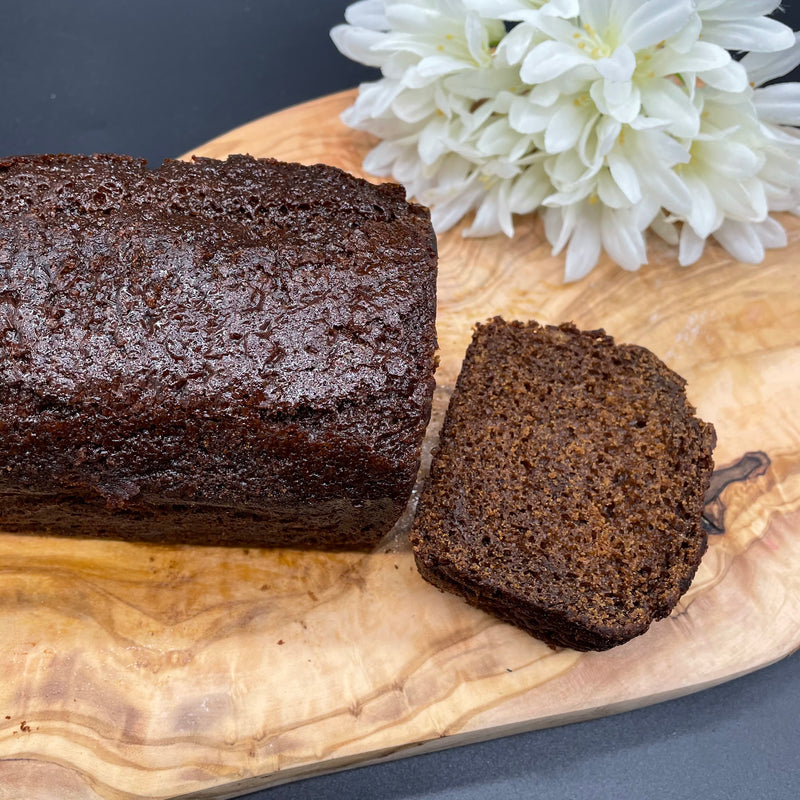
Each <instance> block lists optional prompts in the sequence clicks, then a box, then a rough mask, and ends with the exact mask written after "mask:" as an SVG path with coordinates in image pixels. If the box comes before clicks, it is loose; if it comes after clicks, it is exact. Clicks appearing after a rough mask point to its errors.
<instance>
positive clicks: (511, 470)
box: [411, 319, 715, 650]
mask: <svg viewBox="0 0 800 800" xmlns="http://www.w3.org/2000/svg"><path fill="white" fill-rule="evenodd" d="M714 444H715V433H714V429H713V427H712V426H711V425H710V424H707V423H704V422H702V421H701V420H699V419H698V418H697V416H696V415H695V410H694V408H693V407H692V406H691V405H690V404H689V402H688V401H687V399H686V394H685V388H684V381H683V379H682V378H680V377H679V376H678V375H676V374H675V373H674V372H673V371H671V370H670V369H668V368H667V367H666V366H665V365H664V364H663V363H662V362H661V361H660V360H659V359H658V358H657V357H656V356H654V355H653V354H652V353H651V352H650V351H648V350H646V349H644V348H643V347H637V346H631V345H617V344H615V343H614V341H613V339H612V338H611V337H609V336H607V335H605V334H604V332H603V331H588V332H581V331H579V330H578V329H577V328H575V327H574V326H573V325H569V324H565V325H561V326H559V327H550V326H541V325H538V324H537V323H535V322H530V323H527V324H524V323H519V322H510V323H506V322H504V321H503V320H501V319H495V320H493V321H491V322H489V323H488V324H484V325H478V326H477V328H476V330H475V333H474V337H473V341H472V343H471V345H470V347H469V349H468V351H467V354H466V358H465V361H464V364H463V368H462V371H461V374H460V376H459V378H458V381H457V384H456V388H455V391H454V394H453V396H452V398H451V402H450V406H449V409H448V412H447V416H446V419H445V422H444V425H443V428H442V432H441V439H440V442H439V445H438V449H437V451H436V452H435V454H434V457H433V463H432V466H431V472H430V477H429V479H428V484H427V486H426V487H425V490H424V491H423V493H422V496H421V499H420V505H419V509H418V512H417V516H416V520H415V522H414V526H413V528H412V531H411V542H412V546H413V549H414V554H415V558H416V562H417V565H418V567H419V570H420V572H421V573H422V575H423V576H424V577H425V578H426V579H427V580H429V581H430V582H431V583H433V584H435V585H436V586H438V587H440V588H442V589H444V590H447V591H451V592H454V593H456V594H459V595H461V596H462V597H464V598H465V599H466V600H467V601H468V602H469V603H472V604H473V605H475V606H477V607H479V608H482V609H484V610H486V611H488V612H490V613H493V614H495V615H496V616H498V617H500V618H501V619H503V620H505V621H508V622H511V623H514V624H516V625H518V626H519V627H521V628H523V629H524V630H526V631H528V632H529V633H531V634H532V635H534V636H536V637H538V638H540V639H542V640H544V641H545V642H547V643H549V644H551V645H554V646H562V647H571V648H575V649H577V650H605V649H607V648H610V647H613V646H615V645H619V644H622V643H624V642H626V641H628V640H629V639H631V638H633V637H634V636H638V635H639V634H641V633H644V632H645V631H646V630H647V628H648V626H649V625H650V624H651V623H652V622H653V621H654V620H658V619H660V618H662V617H665V616H667V615H668V614H669V613H670V611H671V610H672V609H673V608H674V607H675V604H676V603H677V601H678V599H679V598H680V596H681V595H682V594H683V593H684V592H685V591H686V590H687V588H688V587H689V584H690V582H691V580H692V578H693V576H694V574H695V571H696V569H697V566H698V564H699V563H700V559H701V557H702V555H703V552H704V551H705V549H706V542H707V539H706V534H705V533H704V530H703V527H702V524H701V515H702V512H703V504H704V496H705V493H706V490H707V488H708V485H709V481H710V478H711V473H712V470H713V462H712V451H713V448H714Z"/></svg>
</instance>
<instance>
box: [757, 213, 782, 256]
mask: <svg viewBox="0 0 800 800" xmlns="http://www.w3.org/2000/svg"><path fill="white" fill-rule="evenodd" d="M753 227H754V228H755V230H756V234H757V235H758V238H759V239H761V244H763V245H764V247H766V248H769V249H772V248H776V247H786V245H787V244H788V243H789V239H788V237H787V236H786V229H785V228H784V227H783V225H781V224H780V222H778V220H776V219H773V218H772V217H767V218H766V219H765V220H764V221H763V222H757V223H755V224H754V225H753Z"/></svg>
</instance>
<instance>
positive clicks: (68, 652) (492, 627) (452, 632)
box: [0, 93, 800, 800]
mask: <svg viewBox="0 0 800 800" xmlns="http://www.w3.org/2000/svg"><path fill="white" fill-rule="evenodd" d="M352 97H353V95H352V93H344V94H340V95H335V96H332V97H328V98H323V99H321V100H318V101H315V102H313V103H309V104H306V105H304V106H299V107H296V108H292V109H289V110H287V111H284V112H281V113H280V114H276V115H273V116H271V117H267V118H265V119H263V120H258V121H256V122H253V123H251V124H250V125H246V126H244V127H242V128H240V129H238V130H236V131H233V132H231V133H229V134H226V135H225V136H222V137H220V138H219V139H216V140H214V141H213V142H210V143H208V144H206V145H204V146H203V147H200V148H198V149H197V150H196V151H195V152H197V153H198V154H202V155H208V156H215V157H224V156H225V155H226V154H228V153H234V152H248V153H252V154H253V155H256V156H267V155H271V156H275V157H278V158H283V159H291V160H298V161H303V162H306V163H311V162H317V161H324V162H327V163H332V164H336V165H338V166H341V167H343V168H345V169H348V170H350V171H352V172H356V173H359V171H360V168H359V165H360V163H361V160H362V158H363V156H364V154H365V153H366V151H367V150H368V148H369V147H370V140H369V139H368V137H366V136H364V135H361V134H356V133H353V132H351V131H348V130H347V129H346V128H345V127H344V126H343V125H342V124H341V123H340V122H339V121H338V114H339V113H340V112H341V110H343V109H344V108H345V107H346V106H347V105H348V104H349V102H351V100H352ZM784 222H785V224H786V227H787V229H788V233H789V246H788V248H786V249H785V250H779V251H773V252H771V253H770V254H769V255H768V256H767V259H766V261H765V263H764V264H763V265H761V266H759V267H749V266H744V265H741V264H736V263H732V262H731V261H730V259H729V258H728V257H727V255H726V254H725V253H724V252H723V251H722V250H720V249H719V248H716V247H711V248H710V249H709V251H708V252H707V254H706V256H705V257H704V258H703V260H702V261H701V262H700V263H699V264H698V265H696V266H695V267H692V268H690V269H688V270H686V269H682V268H680V267H679V266H677V263H676V260H675V254H674V253H673V252H672V251H671V250H670V249H669V248H668V247H666V246H665V245H660V244H658V243H656V242H652V243H651V246H652V250H651V254H652V256H651V264H650V265H649V266H647V267H645V268H643V269H642V270H641V271H640V272H638V273H625V272H623V271H622V270H620V269H618V268H617V267H615V266H614V265H612V264H610V263H602V264H601V265H600V267H599V268H598V269H597V270H595V271H594V272H593V273H591V275H590V276H589V277H588V278H586V279H585V280H583V281H581V282H579V283H577V284H571V285H565V284H563V283H562V281H561V274H562V270H563V264H562V261H561V259H560V258H554V257H552V256H551V255H550V251H549V246H548V245H547V243H546V241H545V239H544V236H543V232H542V227H541V224H540V223H539V222H538V221H537V220H536V219H528V220H521V221H520V222H519V227H518V235H517V237H516V238H515V239H514V240H513V241H511V242H510V241H508V240H507V239H505V238H501V237H495V238H491V239H485V240H466V239H463V238H462V237H461V236H460V235H459V231H454V232H452V233H449V234H447V235H445V236H442V237H441V238H440V252H441V265H440V280H439V293H440V305H439V336H440V342H441V367H440V370H439V373H438V383H439V388H438V389H437V398H436V415H435V417H436V419H435V422H434V425H433V426H432V432H433V431H435V428H436V422H438V421H440V420H441V415H442V413H443V410H444V408H445V406H446V403H447V398H448V396H449V390H450V387H451V386H452V384H453V381H454V379H455V376H456V374H457V372H458V369H459V366H460V362H461V358H462V356H463V352H464V350H465V348H466V345H467V343H468V341H469V338H470V335H471V326H472V325H473V323H474V322H475V321H477V320H483V319H486V318H488V317H491V316H493V315H494V314H502V315H504V316H506V317H507V318H519V319H530V318H533V319H538V320H540V321H542V322H561V321H564V320H573V321H574V322H575V323H576V324H578V325H579V326H581V327H588V328H595V327H604V328H606V330H607V331H608V332H610V333H612V334H613V335H614V336H615V337H616V338H617V339H618V340H619V341H628V342H636V343H639V344H643V345H645V346H647V347H649V348H651V349H652V350H654V351H655V352H656V353H657V354H659V355H660V356H661V357H662V358H663V359H664V360H665V361H667V363H668V364H669V365H670V366H672V367H673V368H674V369H676V370H677V371H678V372H680V373H681V374H683V375H684V376H685V377H686V378H687V379H688V381H689V385H688V390H689V394H690V397H691V399H692V400H693V402H694V403H695V404H696V405H697V407H698V410H699V412H700V414H701V416H703V417H704V418H705V419H708V420H711V421H713V422H714V424H715V425H716V428H717V431H718V436H719V444H718V448H717V451H716V460H717V464H718V466H719V467H730V468H731V469H730V471H729V472H720V473H718V474H719V475H720V476H721V479H720V487H721V488H720V493H719V496H718V497H717V498H716V500H715V504H714V507H713V509H711V511H712V512H713V516H714V519H715V520H716V521H717V522H719V523H720V525H721V526H722V527H723V528H724V534H723V535H717V536H713V537H712V543H711V547H710V549H709V552H708V554H707V555H706V557H705V559H704V561H703V564H702V565H701V568H700V570H699V572H698V575H697V578H696V580H695V582H694V584H693V586H692V588H691V589H690V591H689V592H688V594H687V595H686V596H685V597H684V598H683V599H682V601H681V602H680V604H679V607H678V608H677V609H676V611H675V613H674V614H673V615H672V616H671V617H670V618H669V619H667V620H664V621H663V622H660V623H657V624H656V625H654V626H653V627H652V629H651V630H650V631H649V632H648V633H647V634H646V635H645V636H643V637H641V638H639V639H637V640H634V641H632V642H630V643H629V644H627V645H624V646H622V647H619V648H617V649H615V650H612V651H609V652H607V653H602V654H577V653H574V652H572V651H569V650H560V651H556V650H551V649H549V648H547V647H545V646H544V645H542V644H541V643H539V642H537V641H535V640H534V639H531V638H529V637H528V636H526V635H525V634H523V633H521V632H519V631H517V630H515V629H514V628H511V627H509V626H506V625H503V624H500V623H497V622H495V621H493V620H492V619H490V618H489V617H488V616H486V615H484V614H482V613H481V612H479V611H476V610H474V609H471V608H469V607H468V606H466V605H465V604H464V603H462V602H461V601H460V600H458V599H457V598H454V597H451V596H448V595H445V594H442V593H440V592H438V591H437V590H435V589H433V588H432V587H430V586H428V585H427V584H426V583H424V582H423V581H422V579H421V578H420V577H419V576H418V574H417V573H416V570H415V568H414V565H413V560H412V557H411V555H410V553H409V551H408V548H407V543H406V539H405V530H406V525H407V521H408V517H407V518H406V520H405V522H404V523H403V524H401V525H400V526H398V528H397V529H396V530H395V531H394V532H393V533H392V534H391V535H390V536H389V537H388V538H387V540H386V541H385V542H383V543H382V545H381V546H380V547H379V548H378V549H377V550H376V552H374V553H371V554H368V555H363V554H361V555H359V554H350V553H339V554H330V553H328V554H326V553H299V552H293V551H286V550H281V551H249V552H248V551H244V550H224V549H217V548H189V547H182V548H181V547H175V548H169V547H155V546H147V545H132V544H124V543H118V542H80V543H77V542H72V541H63V540H58V539H38V538H34V537H25V536H11V535H0V573H2V579H1V580H0V609H2V612H1V613H0V636H1V637H2V641H3V644H4V646H3V648H2V652H0V669H1V670H2V672H3V675H4V676H5V679H4V681H3V682H2V685H0V798H19V797H26V798H36V800H39V799H44V798H70V799H74V800H90V799H91V800H96V799H97V798H105V799H112V798H113V799H114V800H117V799H118V798H133V797H136V798H166V797H176V796H179V795H182V794H189V793H191V794H192V796H193V797H209V798H211V797H213V798H224V797H233V796H235V795H237V794H240V793H243V792H245V791H248V790H253V789H256V788H260V787H263V786H267V785H270V784H275V783H279V782H282V781H286V780H291V779H293V778H296V777H301V776H307V775H312V774H316V773H321V772H325V771H330V770H333V769H341V768H345V767H347V766H350V765H354V764H362V763H366V762H368V761H374V760H377V759H381V758H393V757H398V756H400V755H403V754H406V753H419V752H422V751H426V750H432V749H437V748H440V747H447V746H452V745H455V744H459V743H464V742H469V741H477V740H481V739H487V738H489V737H493V736H499V735H503V734H506V733H511V732H516V731H521V730H530V729H533V728H537V727H544V726H547V725H554V724H562V723H566V722H571V721H575V720H579V719H585V718H588V717H593V716H599V715H602V714H609V713H613V712H617V711H621V710H625V709H630V708H635V707H638V706H642V705H645V704H647V703H652V702H656V701H659V700H663V699H666V698H671V697H675V696H678V695H681V694H685V693H688V692H692V691H696V690H699V689H702V688H704V687H707V686H710V685H713V684H716V683H719V682H722V681H725V680H728V679H730V678H733V677H736V676H738V675H741V674H743V673H746V672H748V671H751V670H755V669H758V668H759V667H762V666H764V665H766V664H769V663H771V662H774V661H776V660H777V659H780V658H781V657H783V656H785V655H787V654H788V653H790V652H792V651H793V650H795V649H796V648H797V647H798V645H800V631H799V630H798V626H797V620H798V619H800V423H799V422H798V409H800V377H799V376H800V370H798V367H799V366H800V341H798V331H800V295H798V292H797V289H796V287H797V285H798V278H799V277H800V275H798V266H797V265H798V263H800V224H799V223H798V221H797V220H795V219H794V218H786V219H785V220H784ZM429 445H430V439H429V441H428V446H429ZM746 453H755V454H758V455H755V456H753V457H752V458H750V459H749V460H748V459H745V460H742V459H743V456H744V455H745V454H746ZM753 464H755V465H756V467H757V468H753V467H752V465H753ZM710 513H711V512H710Z"/></svg>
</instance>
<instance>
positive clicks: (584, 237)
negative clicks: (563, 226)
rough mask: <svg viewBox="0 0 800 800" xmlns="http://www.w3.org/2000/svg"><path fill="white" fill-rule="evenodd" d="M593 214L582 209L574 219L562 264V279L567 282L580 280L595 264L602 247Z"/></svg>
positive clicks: (598, 228)
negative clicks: (573, 226) (564, 259)
mask: <svg viewBox="0 0 800 800" xmlns="http://www.w3.org/2000/svg"><path fill="white" fill-rule="evenodd" d="M595 216H596V215H595V214H590V213H588V212H587V210H586V209H584V210H583V213H581V214H580V215H579V217H578V219H577V220H576V223H575V229H574V230H573V232H572V236H571V237H570V240H569V244H568V245H567V257H566V261H565V264H564V280H565V281H567V282H571V281H577V280H580V279H581V278H583V277H585V276H586V275H588V274H589V273H590V272H591V271H592V270H593V269H594V268H595V266H597V262H598V260H599V258H600V253H601V252H602V249H603V248H602V240H601V238H600V225H599V224H598V222H597V220H596V219H595Z"/></svg>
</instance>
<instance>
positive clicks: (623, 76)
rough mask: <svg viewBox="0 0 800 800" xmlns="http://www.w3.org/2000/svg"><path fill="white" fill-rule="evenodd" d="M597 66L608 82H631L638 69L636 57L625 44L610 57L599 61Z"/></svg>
mask: <svg viewBox="0 0 800 800" xmlns="http://www.w3.org/2000/svg"><path fill="white" fill-rule="evenodd" d="M595 66H596V68H597V71H598V72H599V73H600V74H601V75H602V76H603V77H604V78H605V79H606V80H607V81H630V79H631V78H632V77H633V71H634V70H635V69H636V56H635V55H634V54H633V50H631V48H630V47H628V45H627V44H623V45H620V46H619V47H618V48H617V49H616V50H615V51H614V53H613V54H612V55H611V56H610V57H608V58H601V59H598V61H597V63H596V65H595Z"/></svg>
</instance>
